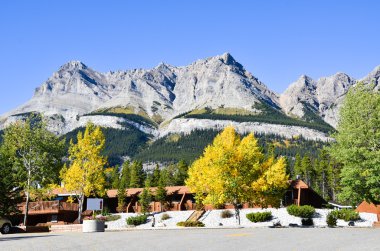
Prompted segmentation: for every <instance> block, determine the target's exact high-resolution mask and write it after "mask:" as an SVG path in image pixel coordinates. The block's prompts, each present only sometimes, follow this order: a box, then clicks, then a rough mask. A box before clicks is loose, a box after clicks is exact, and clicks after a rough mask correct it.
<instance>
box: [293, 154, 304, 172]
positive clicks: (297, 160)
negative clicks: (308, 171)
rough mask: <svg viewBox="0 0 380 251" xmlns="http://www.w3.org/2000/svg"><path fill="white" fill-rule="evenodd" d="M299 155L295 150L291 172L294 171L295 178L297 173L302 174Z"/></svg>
mask: <svg viewBox="0 0 380 251" xmlns="http://www.w3.org/2000/svg"><path fill="white" fill-rule="evenodd" d="M301 161H302V160H301V155H300V154H299V153H298V152H297V154H296V157H295V161H294V167H293V172H294V176H293V177H294V178H296V177H297V176H298V175H302V173H303V172H302V167H301Z"/></svg>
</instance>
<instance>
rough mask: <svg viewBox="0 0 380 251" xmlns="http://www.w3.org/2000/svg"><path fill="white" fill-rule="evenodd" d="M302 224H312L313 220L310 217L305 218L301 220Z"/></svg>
mask: <svg viewBox="0 0 380 251" xmlns="http://www.w3.org/2000/svg"><path fill="white" fill-rule="evenodd" d="M301 223H302V226H313V225H314V222H313V219H311V218H305V219H302V220H301Z"/></svg>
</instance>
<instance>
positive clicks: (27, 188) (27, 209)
mask: <svg viewBox="0 0 380 251" xmlns="http://www.w3.org/2000/svg"><path fill="white" fill-rule="evenodd" d="M29 190H30V171H29V172H28V183H27V187H26V203H25V214H24V226H26V224H27V223H28V213H29V197H30V196H29Z"/></svg>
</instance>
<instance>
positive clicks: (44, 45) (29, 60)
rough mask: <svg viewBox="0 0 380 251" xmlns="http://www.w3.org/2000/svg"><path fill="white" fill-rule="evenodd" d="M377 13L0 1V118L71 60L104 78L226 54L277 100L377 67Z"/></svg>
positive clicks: (220, 4) (334, 5)
mask: <svg viewBox="0 0 380 251" xmlns="http://www.w3.org/2000/svg"><path fill="white" fill-rule="evenodd" d="M379 9H380V1H375V0H373V1H368V0H360V1H359V0H358V1H349V0H346V1H339V0H335V1H323V0H319V1H315V0H314V1H312V0H288V1H281V0H278V1H271V0H266V1H248V0H246V1H239V0H234V1H221V0H219V1H217V0H215V1H212V0H210V1H206V0H203V1H202V0H191V1H190V0H181V1H178V0H176V1H172V0H165V1H164V0H161V1H157V0H156V1H154V0H152V1H143V0H141V1H129V0H125V1H116V0H110V1H105V0H104V1H96V0H91V1H90V0H88V1H86V0H82V1H80V0H75V1H74V0H65V1H51V0H45V1H43V0H39V1H38V0H35V1H27V0H25V1H18V0H2V1H1V2H0V87H1V88H0V114H2V113H4V112H6V111H9V110H10V109H12V108H15V107H17V106H18V105H21V104H22V103H24V102H25V101H27V100H28V99H30V98H31V97H32V95H33V92H34V89H35V88H36V87H38V86H39V85H40V84H41V83H42V82H43V81H45V80H46V79H47V78H48V77H49V76H50V75H51V74H52V73H53V72H54V71H56V70H57V69H58V68H59V66H61V65H62V64H64V63H65V62H67V61H69V60H80V61H83V62H84V63H85V64H87V65H88V66H90V67H92V68H94V69H95V70H98V71H102V72H106V71H109V70H121V69H131V68H152V67H154V66H156V65H158V64H159V63H160V62H166V63H169V64H172V65H186V64H189V63H191V62H193V61H195V60H197V59H200V58H205V57H210V56H214V55H218V54H222V53H224V52H230V53H231V54H232V55H233V56H234V57H235V59H236V60H237V61H239V62H240V63H242V64H243V65H244V66H245V68H246V69H247V70H249V71H250V72H252V73H253V75H255V76H256V77H258V78H259V79H260V80H262V81H263V82H264V83H265V84H266V85H267V86H268V87H269V88H271V89H273V90H275V91H276V92H279V93H281V92H282V91H284V89H285V88H286V87H287V86H288V85H289V84H290V83H291V82H293V81H295V80H296V79H297V78H298V77H299V76H300V75H302V74H306V75H309V76H311V77H313V78H319V77H321V76H327V75H332V74H334V73H336V72H338V71H342V72H346V73H348V74H349V75H350V76H352V77H354V78H361V77H363V76H364V75H366V74H368V73H369V72H370V71H371V70H372V69H373V68H374V67H375V66H377V65H380V57H379V53H380V43H379V41H380V32H379Z"/></svg>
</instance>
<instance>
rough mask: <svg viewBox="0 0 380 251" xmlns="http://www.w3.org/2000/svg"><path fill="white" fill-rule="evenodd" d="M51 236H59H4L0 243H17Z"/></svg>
mask: <svg viewBox="0 0 380 251" xmlns="http://www.w3.org/2000/svg"><path fill="white" fill-rule="evenodd" d="M51 236H57V235H28V236H14V237H12V235H3V236H1V238H0V241H15V240H22V239H30V238H43V237H51Z"/></svg>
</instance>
